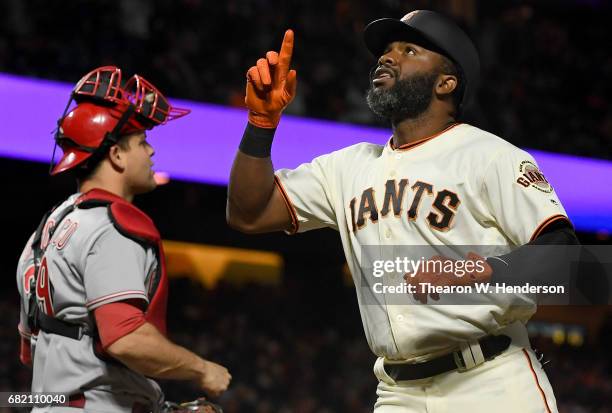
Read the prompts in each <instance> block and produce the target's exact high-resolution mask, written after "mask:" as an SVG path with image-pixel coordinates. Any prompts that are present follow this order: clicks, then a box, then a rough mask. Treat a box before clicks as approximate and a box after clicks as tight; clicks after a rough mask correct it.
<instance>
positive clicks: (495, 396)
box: [374, 349, 557, 413]
mask: <svg viewBox="0 0 612 413" xmlns="http://www.w3.org/2000/svg"><path fill="white" fill-rule="evenodd" d="M383 361H384V359H383V358H380V357H379V358H378V360H377V361H376V364H375V365H374V373H375V374H376V377H377V378H378V380H379V383H378V389H377V391H376V393H377V395H378V399H377V401H376V404H375V405H374V413H464V412H465V413H491V412H495V413H518V412H520V413H557V403H556V401H555V396H554V395H553V391H552V387H551V386H550V382H549V381H548V377H546V373H545V372H544V370H542V365H541V364H540V362H539V361H538V360H537V358H536V356H535V354H534V353H533V351H532V350H531V349H519V350H516V349H513V350H508V351H506V352H505V353H503V354H501V355H499V356H497V357H496V358H494V359H493V360H490V361H487V362H485V363H483V364H481V365H479V366H478V367H475V368H473V369H471V370H468V371H465V372H458V371H453V372H449V373H444V374H440V375H437V376H434V377H430V378H427V379H422V380H410V381H399V382H395V380H393V379H392V378H391V377H389V375H387V373H386V372H385V370H384V367H383Z"/></svg>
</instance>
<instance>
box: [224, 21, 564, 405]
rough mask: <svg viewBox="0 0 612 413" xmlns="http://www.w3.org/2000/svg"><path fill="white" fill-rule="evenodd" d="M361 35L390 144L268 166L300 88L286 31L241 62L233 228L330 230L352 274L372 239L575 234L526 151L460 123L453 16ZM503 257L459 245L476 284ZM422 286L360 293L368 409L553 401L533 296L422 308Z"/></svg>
mask: <svg viewBox="0 0 612 413" xmlns="http://www.w3.org/2000/svg"><path fill="white" fill-rule="evenodd" d="M364 37H365V43H366V45H367V47H368V49H369V50H370V51H371V52H372V53H373V54H374V55H375V56H376V57H377V58H378V61H377V65H376V67H375V68H374V69H373V70H372V72H371V77H370V81H371V85H370V88H369V90H368V92H367V102H368V105H369V107H370V108H371V110H372V111H373V112H374V113H375V114H377V115H378V116H380V117H382V118H384V119H386V120H387V121H388V122H389V124H390V125H391V127H392V130H393V135H392V136H391V138H390V139H389V141H388V143H387V144H385V145H382V146H381V145H375V144H370V143H360V144H356V145H353V146H350V147H348V148H344V149H342V150H338V151H336V152H333V153H329V154H325V155H322V156H320V157H318V158H316V159H314V160H313V161H312V162H310V163H306V164H302V165H300V166H299V167H297V168H296V169H293V170H289V169H280V170H277V171H276V172H274V170H273V166H272V163H271V160H270V153H271V145H272V140H273V136H274V133H275V129H276V127H277V125H278V123H279V121H280V117H281V112H282V111H283V109H284V108H285V107H286V106H287V105H288V104H289V103H290V102H291V100H292V99H293V97H294V96H295V93H296V71H295V70H291V69H290V62H291V56H292V52H293V39H294V34H293V32H292V31H291V30H288V31H287V32H286V33H285V36H284V39H283V43H282V46H281V49H280V52H279V53H277V52H274V51H269V52H267V53H266V55H265V57H263V58H261V59H259V60H258V61H257V64H256V65H255V66H253V67H251V68H250V69H249V70H248V72H247V85H246V98H245V101H246V105H247V107H248V109H249V112H248V124H247V127H246V130H245V132H244V135H243V138H242V141H241V143H240V148H239V151H238V153H237V154H236V157H235V161H234V165H233V168H232V171H231V176H230V183H229V191H228V201H227V220H228V223H229V224H230V225H231V226H232V227H234V228H236V229H238V230H240V231H243V232H247V233H260V232H269V231H278V230H284V231H287V232H289V233H296V232H301V231H308V230H312V229H317V228H323V227H330V228H334V229H335V230H337V231H338V232H339V233H340V238H341V240H342V244H343V247H344V252H345V255H346V258H347V261H348V265H349V268H350V270H351V272H352V275H353V278H354V281H355V284H356V285H358V284H359V283H360V282H361V280H363V279H366V278H368V277H371V273H370V274H368V273H367V271H366V268H367V265H366V264H367V263H365V262H363V260H364V257H365V256H366V255H367V254H364V251H366V249H367V248H368V247H371V246H375V247H376V248H378V249H379V250H382V249H383V248H384V247H385V246H387V247H389V248H392V247H393V246H402V245H403V246H418V245H430V246H454V245H489V246H491V245H492V246H501V247H517V246H522V245H524V244H528V243H549V242H550V243H555V242H556V243H567V244H571V243H573V242H575V240H576V238H575V234H574V232H573V229H572V225H571V223H570V221H569V219H568V218H567V215H566V213H565V211H564V209H563V207H562V206H561V203H560V202H559V199H558V198H557V196H556V194H555V193H554V191H553V189H552V187H551V186H550V184H549V183H548V182H547V181H546V179H545V177H544V175H543V174H542V173H541V172H540V171H539V169H538V166H537V164H536V162H535V160H534V159H533V158H532V157H531V156H530V155H529V154H528V153H526V152H524V151H522V150H520V149H519V148H517V147H515V146H513V145H511V144H510V143H508V142H506V141H505V140H503V139H501V138H499V137H497V136H495V135H492V134H490V133H488V132H485V131H483V130H480V129H478V128H476V127H474V126H471V125H469V124H466V123H460V122H459V121H458V118H459V116H460V114H461V112H462V111H463V110H464V109H465V107H466V105H467V104H468V103H469V101H470V99H471V98H472V97H473V95H474V92H475V90H476V86H477V82H478V78H479V59H478V54H477V51H476V48H475V47H474V45H473V43H472V42H471V40H470V39H469V38H468V36H467V35H466V34H465V33H464V32H463V31H462V30H461V29H460V28H459V27H458V26H456V25H455V23H454V22H452V21H450V20H449V19H447V18H445V17H444V16H442V15H440V14H438V13H434V12H431V11H426V10H417V11H413V12H411V13H409V14H407V15H406V16H404V17H403V18H401V19H399V20H398V19H391V18H385V19H380V20H376V21H374V22H372V23H370V24H369V25H368V26H367V27H366V29H365V32H364ZM296 145H299V142H296ZM519 250H520V248H519ZM505 251H507V250H505ZM513 253H514V252H509V253H508V254H507V255H504V256H501V257H491V258H489V259H487V260H486V261H485V259H484V257H482V256H480V255H478V254H470V256H469V257H468V259H469V260H472V261H480V262H481V264H482V265H483V267H482V268H481V270H480V271H479V272H476V273H475V274H470V276H474V277H473V279H474V282H478V281H483V280H487V279H490V278H491V277H493V278H495V276H496V274H499V273H503V272H504V271H506V270H507V267H510V269H512V266H513ZM515 270H516V269H515ZM519 270H520V269H519ZM416 275H417V276H418V277H422V276H424V275H427V274H426V272H419V273H418V274H416ZM446 281H447V278H445V281H444V282H446ZM427 296H428V294H427V293H426V294H424V295H421V294H417V295H416V298H418V300H415V301H414V302H413V304H412V305H392V304H389V303H390V301H387V298H388V297H387V296H386V295H383V296H382V300H380V301H378V302H376V303H373V302H364V298H363V297H362V296H360V295H358V301H359V304H360V312H361V318H362V321H363V327H364V331H365V334H366V338H367V340H368V344H369V345H370V348H371V349H372V351H373V352H374V353H375V354H376V355H377V356H378V359H377V361H376V363H375V366H374V372H375V374H376V376H377V378H378V379H379V385H378V391H377V395H378V400H377V402H376V405H375V407H374V410H375V412H377V413H400V412H419V413H420V412H430V413H431V412H435V413H442V412H469V413H475V412H491V411H496V412H513V413H516V412H556V411H557V407H556V402H555V398H554V395H553V392H552V389H551V386H550V384H549V381H548V379H547V377H546V374H545V373H544V371H543V370H542V367H541V365H540V363H539V361H538V359H537V358H536V357H535V356H534V353H533V351H532V349H531V347H530V344H529V339H528V336H527V333H526V328H525V323H526V321H527V320H528V319H529V317H530V316H531V315H532V314H533V312H534V311H535V308H536V307H535V303H533V302H529V304H528V305H525V306H522V307H521V309H520V311H517V310H516V309H515V308H513V307H512V306H507V305H503V303H502V302H497V301H496V302H490V303H488V304H487V305H481V306H468V305H466V306H458V305H436V306H432V305H423V304H421V303H425V302H427V298H428V297H427ZM404 297H406V298H407V299H410V298H409V295H404ZM429 298H433V299H438V298H439V297H438V296H436V294H432V295H430V296H429Z"/></svg>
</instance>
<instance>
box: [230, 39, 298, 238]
mask: <svg viewBox="0 0 612 413" xmlns="http://www.w3.org/2000/svg"><path fill="white" fill-rule="evenodd" d="M292 54H293V31H291V30H287V31H286V32H285V36H284V38H283V43H282V46H281V49H280V52H278V53H277V52H275V51H269V52H267V53H266V56H265V58H261V59H259V60H257V64H256V65H255V66H252V67H251V68H250V69H249V70H248V71H247V84H246V97H245V103H246V105H247V108H248V109H249V122H248V124H247V127H246V130H245V132H244V135H243V138H242V142H241V143H240V149H239V150H238V152H237V154H236V157H235V159H234V164H233V166H232V171H231V174H230V182H229V187H228V197H227V222H228V224H230V225H231V226H232V227H233V228H236V229H238V230H240V231H243V232H250V233H257V232H270V231H280V230H285V229H289V228H290V227H291V217H290V214H289V212H288V211H287V207H286V204H285V202H284V201H283V198H282V195H281V192H280V190H279V189H278V188H277V187H276V185H275V184H274V169H273V167H272V161H271V159H270V151H271V147H272V139H273V137H274V133H275V131H276V127H277V125H278V123H279V121H280V116H281V113H282V111H283V110H284V109H285V108H286V107H287V105H289V103H291V101H292V100H293V98H294V96H295V91H296V86H297V78H296V72H295V70H291V69H290V65H291V56H292Z"/></svg>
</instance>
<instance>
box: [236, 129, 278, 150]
mask: <svg viewBox="0 0 612 413" xmlns="http://www.w3.org/2000/svg"><path fill="white" fill-rule="evenodd" d="M275 132H276V128H274V129H266V128H260V127H257V126H255V125H252V124H251V123H250V122H249V123H247V127H246V128H245V129H244V134H243V135H242V141H240V146H239V148H240V151H241V152H242V153H244V154H246V155H250V156H254V157H256V158H269V157H270V152H271V151H272V140H274V133H275Z"/></svg>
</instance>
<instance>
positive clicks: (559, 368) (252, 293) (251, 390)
mask: <svg viewBox="0 0 612 413" xmlns="http://www.w3.org/2000/svg"><path fill="white" fill-rule="evenodd" d="M322 276H324V277H325V278H322ZM339 280H340V277H339V276H338V275H332V274H319V275H317V276H316V277H312V276H311V277H310V278H308V277H307V276H306V275H304V277H303V279H302V280H290V279H289V280H287V281H286V282H285V284H284V285H282V286H258V285H247V286H244V287H234V286H231V285H227V284H220V285H219V286H218V287H217V288H215V289H214V290H206V289H204V288H202V287H200V286H199V284H194V283H193V282H192V281H191V280H189V279H186V278H185V279H173V280H172V282H171V286H170V291H171V296H170V303H169V320H170V322H169V330H170V336H171V338H172V339H173V340H175V341H176V342H178V343H179V344H182V345H184V346H186V347H188V348H190V349H191V350H193V351H195V352H197V353H198V354H200V355H202V356H204V357H206V358H208V359H210V360H214V361H217V362H219V363H221V364H223V365H225V366H227V367H228V368H229V370H230V372H231V374H232V376H233V381H232V384H231V387H230V389H229V390H228V391H227V392H226V393H225V394H224V395H223V396H222V397H221V398H220V399H219V400H218V401H219V403H220V404H222V405H223V408H224V411H225V412H226V413H238V412H253V413H332V412H337V413H346V412H351V413H366V412H371V411H372V407H373V404H374V401H375V397H376V395H375V388H376V379H375V377H374V375H373V373H372V366H373V363H374V356H373V355H372V353H371V352H370V350H369V349H368V347H367V344H366V341H365V337H364V336H363V330H362V326H361V320H360V318H359V314H358V310H357V304H356V300H355V295H354V294H355V293H354V291H353V289H351V288H347V287H346V286H344V285H342V283H341V282H340V281H339ZM324 286H326V288H323V287H324ZM15 296H16V292H13V291H10V290H6V291H3V292H2V296H0V298H1V299H0V311H1V312H2V314H4V317H3V318H2V319H1V321H0V323H1V324H0V359H1V360H2V361H3V362H2V363H0V392H1V391H9V390H11V391H17V390H21V391H27V390H28V388H29V384H30V379H31V372H30V370H29V369H27V368H25V367H23V366H21V365H20V363H19V361H18V335H17V329H16V325H17V319H18V312H17V311H18V306H17V305H18V302H17V299H16V297H15ZM606 331H612V329H607V330H606ZM610 339H611V337H607V338H606V337H600V338H599V340H598V342H599V343H600V344H599V345H597V346H593V345H587V346H585V347H580V348H572V347H558V346H555V345H553V344H552V342H551V341H549V340H546V339H533V340H532V342H533V345H534V347H536V348H538V349H539V350H541V351H542V352H543V353H544V354H545V359H546V360H550V363H548V364H546V365H545V368H546V371H547V373H548V375H549V377H550V380H551V382H552V385H553V388H554V390H555V393H556V397H557V402H558V405H559V411H560V413H604V412H610V411H611V410H610V406H612V378H611V376H612V358H611V355H610V353H609V348H610V345H611V344H612V342H611V340H610ZM162 387H163V388H164V390H165V393H166V398H167V399H168V400H173V401H187V400H193V399H195V398H197V397H199V396H201V393H199V392H198V390H197V388H195V387H194V386H193V385H191V384H185V383H182V382H172V381H165V382H162ZM0 411H2V410H1V409H0Z"/></svg>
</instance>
